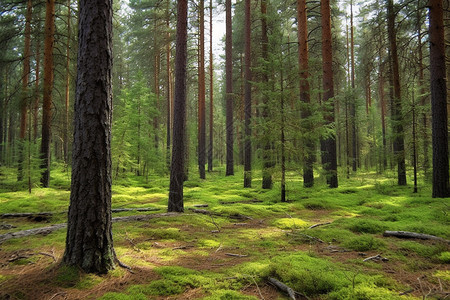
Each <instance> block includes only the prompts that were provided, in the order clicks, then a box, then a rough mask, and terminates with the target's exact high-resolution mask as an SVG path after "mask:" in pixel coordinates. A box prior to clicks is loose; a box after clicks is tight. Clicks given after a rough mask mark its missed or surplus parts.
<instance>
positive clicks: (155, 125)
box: [153, 49, 161, 150]
mask: <svg viewBox="0 0 450 300" xmlns="http://www.w3.org/2000/svg"><path fill="white" fill-rule="evenodd" d="M160 69H161V53H160V51H159V49H157V50H156V54H155V94H156V109H157V111H158V112H159V111H160V108H159V106H160V103H159V102H160V99H159V98H160V89H159V73H160ZM153 131H154V135H155V136H154V138H155V140H154V141H155V149H156V150H158V149H159V117H158V114H156V115H155V116H154V117H153Z"/></svg>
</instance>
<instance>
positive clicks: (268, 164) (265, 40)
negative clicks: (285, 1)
mask: <svg viewBox="0 0 450 300" xmlns="http://www.w3.org/2000/svg"><path fill="white" fill-rule="evenodd" d="M261 34H262V35H261V48H262V58H263V60H264V63H263V67H262V81H263V85H264V86H263V91H262V97H263V109H262V119H263V122H265V123H266V125H265V126H264V131H265V132H264V134H263V141H262V142H263V155H262V156H263V157H262V160H263V169H262V188H263V189H271V188H272V184H273V183H272V169H273V166H274V163H273V160H272V146H271V137H270V129H269V126H268V124H267V123H268V122H269V97H268V95H267V92H265V91H264V90H267V89H268V85H269V70H268V68H267V63H268V59H269V57H268V56H269V54H268V44H269V37H268V35H267V0H261Z"/></svg>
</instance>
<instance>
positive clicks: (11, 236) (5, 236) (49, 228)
mask: <svg viewBox="0 0 450 300" xmlns="http://www.w3.org/2000/svg"><path fill="white" fill-rule="evenodd" d="M182 215H183V214H180V213H173V212H168V213H160V214H150V215H137V216H126V217H115V218H112V222H113V223H115V222H126V221H146V220H150V219H154V218H161V217H177V216H182ZM184 215H186V214H184ZM66 227H67V223H60V224H55V225H51V226H46V227H40V228H33V229H27V230H21V231H16V232H8V233H5V234H0V244H1V243H3V242H4V241H7V240H9V239H17V238H23V237H27V236H30V235H36V234H44V235H45V234H49V233H52V232H53V231H55V230H59V229H63V228H66Z"/></svg>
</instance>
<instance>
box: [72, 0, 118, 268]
mask: <svg viewBox="0 0 450 300" xmlns="http://www.w3.org/2000/svg"><path fill="white" fill-rule="evenodd" d="M112 14H113V9H112V0H95V1H92V0H82V1H80V8H79V15H80V17H79V25H78V26H79V27H78V28H79V33H78V34H79V38H78V43H79V44H78V63H77V85H76V99H75V121H74V142H73V154H72V183H71V194H70V207H69V213H68V227H67V238H66V250H65V253H64V257H63V261H64V263H66V264H68V265H75V266H78V267H80V268H81V269H83V270H84V271H85V272H89V273H106V272H108V270H111V269H113V268H114V260H115V254H114V248H113V238H112V231H111V224H112V222H111V118H112V86H111V83H112V76H111V73H112V57H113V56H112Z"/></svg>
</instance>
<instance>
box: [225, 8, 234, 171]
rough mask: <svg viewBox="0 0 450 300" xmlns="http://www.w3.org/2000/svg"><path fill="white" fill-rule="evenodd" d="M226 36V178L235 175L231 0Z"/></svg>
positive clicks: (227, 14) (226, 22)
mask: <svg viewBox="0 0 450 300" xmlns="http://www.w3.org/2000/svg"><path fill="white" fill-rule="evenodd" d="M225 10H226V20H225V26H226V35H225V76H226V78H225V80H226V83H225V84H226V95H225V98H226V128H227V130H226V136H227V137H226V139H227V166H226V173H225V174H226V176H231V175H234V158H233V156H234V155H233V152H234V146H233V143H234V131H233V45H232V43H233V40H232V23H231V0H225Z"/></svg>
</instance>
